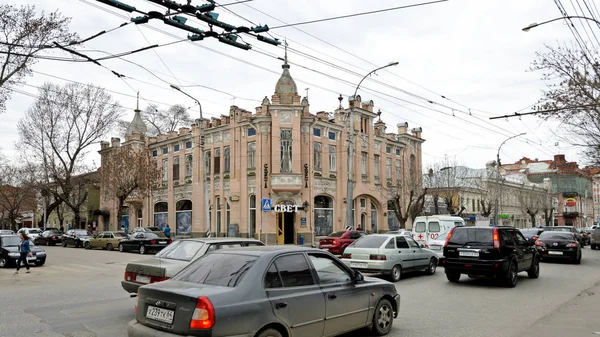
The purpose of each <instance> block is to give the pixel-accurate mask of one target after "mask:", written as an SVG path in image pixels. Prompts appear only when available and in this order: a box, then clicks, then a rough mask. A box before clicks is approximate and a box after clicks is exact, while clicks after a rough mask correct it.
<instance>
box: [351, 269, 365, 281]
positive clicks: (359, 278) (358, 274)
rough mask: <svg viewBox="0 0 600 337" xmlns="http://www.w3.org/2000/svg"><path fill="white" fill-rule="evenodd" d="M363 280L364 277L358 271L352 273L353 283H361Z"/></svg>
mask: <svg viewBox="0 0 600 337" xmlns="http://www.w3.org/2000/svg"><path fill="white" fill-rule="evenodd" d="M364 280H365V277H364V276H363V274H361V272H359V271H356V270H355V271H354V279H353V281H354V283H360V282H363V281H364Z"/></svg>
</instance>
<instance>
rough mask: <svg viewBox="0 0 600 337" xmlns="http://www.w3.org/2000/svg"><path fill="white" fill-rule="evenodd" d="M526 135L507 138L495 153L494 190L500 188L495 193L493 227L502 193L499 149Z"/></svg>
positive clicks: (495, 223)
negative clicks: (510, 141)
mask: <svg viewBox="0 0 600 337" xmlns="http://www.w3.org/2000/svg"><path fill="white" fill-rule="evenodd" d="M525 134H526V133H525V132H523V133H520V134H518V135H514V136H511V137H508V138H507V139H506V140H505V141H503V142H502V144H500V146H499V147H498V152H497V153H496V188H498V186H500V188H498V193H496V202H495V205H494V225H495V226H498V222H499V220H500V219H498V217H499V212H498V200H499V197H500V195H501V193H502V188H501V187H502V185H500V149H501V148H502V145H504V143H506V142H508V141H509V140H511V139H513V138H517V137H520V136H523V135H525Z"/></svg>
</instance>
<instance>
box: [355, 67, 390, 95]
mask: <svg viewBox="0 0 600 337" xmlns="http://www.w3.org/2000/svg"><path fill="white" fill-rule="evenodd" d="M396 65H398V62H391V63H388V64H386V65H384V66H383V67H379V68H377V69H375V70H372V71H371V72H369V73H368V74H366V75H365V77H363V78H362V79H361V80H360V82H358V85H357V86H356V90H354V96H352V97H353V98H354V99H356V94H357V93H358V88H360V85H361V84H362V82H363V81H364V80H365V79H367V77H369V76H371V74H373V73H374V72H376V71H378V70H381V69H383V68H387V67H391V66H396Z"/></svg>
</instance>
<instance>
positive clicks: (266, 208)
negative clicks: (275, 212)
mask: <svg viewBox="0 0 600 337" xmlns="http://www.w3.org/2000/svg"><path fill="white" fill-rule="evenodd" d="M261 205H262V210H263V211H264V212H268V211H270V210H271V199H269V198H263V200H262V203H261Z"/></svg>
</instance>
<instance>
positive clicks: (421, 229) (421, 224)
mask: <svg viewBox="0 0 600 337" xmlns="http://www.w3.org/2000/svg"><path fill="white" fill-rule="evenodd" d="M425 231H426V229H425V223H424V222H417V223H416V224H415V232H417V233H425Z"/></svg>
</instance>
